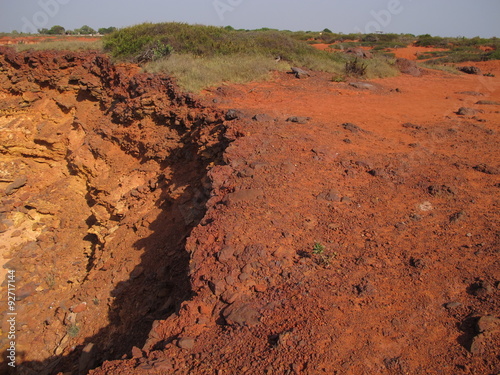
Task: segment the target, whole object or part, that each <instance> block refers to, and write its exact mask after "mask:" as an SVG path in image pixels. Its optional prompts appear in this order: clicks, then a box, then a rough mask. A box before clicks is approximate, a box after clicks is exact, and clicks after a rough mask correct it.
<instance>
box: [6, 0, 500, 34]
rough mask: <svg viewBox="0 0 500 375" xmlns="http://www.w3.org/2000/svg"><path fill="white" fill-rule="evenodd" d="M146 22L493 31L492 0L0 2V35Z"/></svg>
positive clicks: (496, 22) (497, 5) (497, 30)
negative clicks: (59, 28) (15, 32)
mask: <svg viewBox="0 0 500 375" xmlns="http://www.w3.org/2000/svg"><path fill="white" fill-rule="evenodd" d="M146 21H149V22H168V21H179V22H187V23H201V24H208V25H220V26H226V25H231V26H233V27H235V28H244V29H255V28H260V27H270V28H277V29H288V30H313V31H318V30H323V29H324V28H329V29H331V30H332V31H334V32H344V33H351V32H359V31H362V32H374V31H384V32H395V33H412V34H416V35H419V34H427V33H429V34H432V35H440V36H467V37H473V36H478V35H479V36H483V37H492V36H500V0H475V1H472V0H342V1H341V0H308V1H306V0H141V1H132V0H0V32H10V31H12V30H18V31H25V32H35V30H36V29H39V28H44V27H45V28H50V27H52V26H53V25H62V26H64V27H65V28H66V29H75V28H79V27H81V26H83V25H85V24H87V25H89V26H91V27H93V28H95V29H97V28H99V27H108V26H116V27H123V26H129V25H133V24H137V23H142V22H146Z"/></svg>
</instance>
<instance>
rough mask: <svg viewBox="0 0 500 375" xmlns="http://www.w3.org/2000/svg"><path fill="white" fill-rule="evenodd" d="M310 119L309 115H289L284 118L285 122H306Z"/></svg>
mask: <svg viewBox="0 0 500 375" xmlns="http://www.w3.org/2000/svg"><path fill="white" fill-rule="evenodd" d="M309 120H311V118H310V117H303V116H291V117H289V118H287V119H286V121H287V122H295V123H297V124H307V123H308V122H309Z"/></svg>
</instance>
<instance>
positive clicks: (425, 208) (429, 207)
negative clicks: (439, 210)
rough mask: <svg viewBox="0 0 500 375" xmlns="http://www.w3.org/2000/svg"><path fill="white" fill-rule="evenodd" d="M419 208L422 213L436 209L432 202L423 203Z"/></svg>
mask: <svg viewBox="0 0 500 375" xmlns="http://www.w3.org/2000/svg"><path fill="white" fill-rule="evenodd" d="M418 208H419V209H420V211H424V212H427V211H432V210H433V209H434V207H432V203H431V202H423V203H421V204H419V205H418Z"/></svg>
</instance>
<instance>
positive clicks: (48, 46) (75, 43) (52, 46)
mask: <svg viewBox="0 0 500 375" xmlns="http://www.w3.org/2000/svg"><path fill="white" fill-rule="evenodd" d="M16 50H17V51H28V50H30V51H44V50H52V51H79V50H83V51H95V50H102V41H100V40H97V41H95V40H92V41H87V40H85V38H82V39H81V40H64V38H60V39H53V40H51V39H49V40H46V41H43V42H41V43H36V44H22V43H21V44H17V45H16Z"/></svg>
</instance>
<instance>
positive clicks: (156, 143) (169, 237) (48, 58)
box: [0, 48, 228, 374]
mask: <svg viewBox="0 0 500 375" xmlns="http://www.w3.org/2000/svg"><path fill="white" fill-rule="evenodd" d="M0 99H1V100H0V139H1V143H0V201H1V205H0V232H1V233H0V238H1V239H0V251H1V253H2V258H1V259H2V263H3V269H2V271H1V272H2V275H0V276H1V278H2V281H3V280H5V274H6V272H7V270H15V271H16V297H17V303H16V312H17V313H18V315H17V322H16V343H17V360H18V365H19V367H18V368H17V369H16V371H17V373H18V374H52V373H58V372H60V371H62V372H65V373H73V374H84V373H85V374H86V373H87V371H88V370H89V369H92V368H94V367H96V366H98V365H99V364H101V363H102V362H103V361H104V360H109V359H117V358H122V357H123V356H128V355H130V353H131V352H133V350H136V349H134V347H136V348H141V347H142V346H143V345H144V342H145V341H146V339H147V336H148V333H149V331H150V329H151V326H152V325H153V322H155V321H156V320H158V319H165V318H166V317H168V316H169V315H170V314H172V313H173V312H175V311H176V309H178V307H179V305H180V303H181V302H182V301H184V300H186V299H187V298H189V297H190V294H191V291H190V283H189V277H188V263H189V255H188V253H187V252H186V251H185V249H184V244H185V240H186V238H187V237H188V236H189V234H190V232H191V230H192V228H193V227H194V226H196V225H198V224H200V221H202V219H203V216H204V212H205V206H206V202H207V199H208V198H209V196H210V191H211V185H210V179H209V178H208V177H207V171H208V170H209V169H210V167H211V166H213V165H215V164H218V163H221V161H220V158H221V155H222V151H223V150H224V148H225V147H226V143H227V142H228V140H227V138H225V136H224V134H225V125H224V121H223V120H224V119H223V116H222V115H221V114H220V113H218V112H216V111H214V110H213V109H210V108H205V107H203V106H202V105H201V104H199V103H198V102H197V101H196V100H194V99H193V98H192V97H190V96H189V95H183V94H180V93H179V91H178V90H177V89H176V87H175V85H174V84H173V82H172V81H171V80H170V79H169V78H168V77H162V76H153V75H146V74H139V73H138V72H137V68H135V67H133V66H116V65H113V64H112V63H111V62H110V61H109V59H108V58H107V57H106V56H103V55H99V54H97V53H85V54H83V53H58V52H27V53H19V54H17V53H15V52H14V51H13V50H10V49H6V48H5V49H1V50H0ZM201 224H203V223H201ZM5 288H6V283H5V282H4V283H3V285H2V289H3V291H2V301H1V303H2V306H3V307H2V309H0V311H2V317H1V319H2V324H3V326H2V335H1V339H2V341H1V348H2V361H4V364H3V365H4V366H5V357H6V355H5V350H6V349H7V347H8V345H9V340H8V339H7V335H5V334H4V333H6V332H7V331H8V329H9V327H8V326H7V325H6V315H5V314H6V309H4V307H6V306H7V301H6V293H5ZM4 369H5V367H4Z"/></svg>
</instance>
